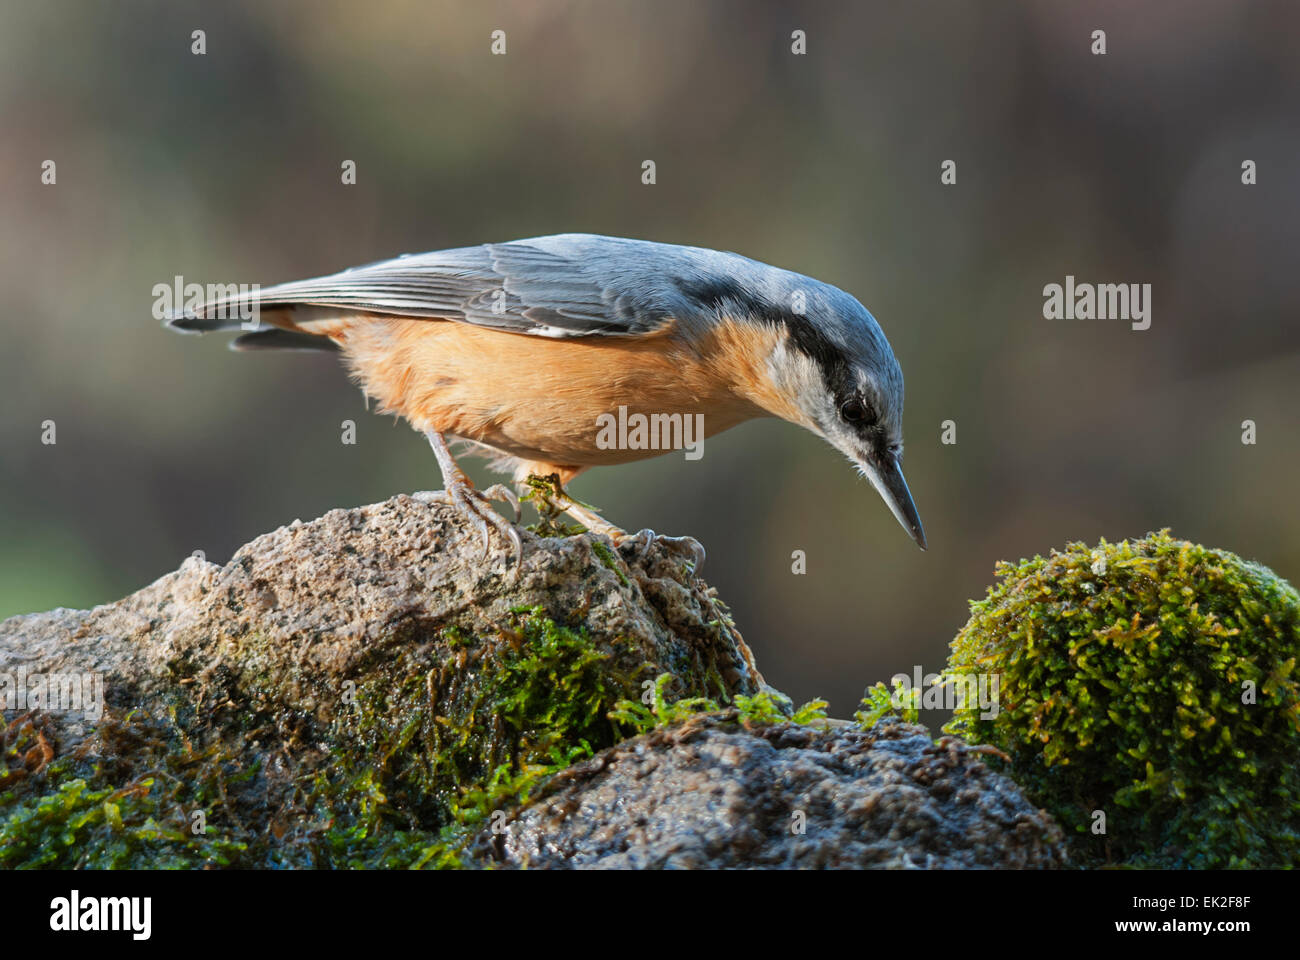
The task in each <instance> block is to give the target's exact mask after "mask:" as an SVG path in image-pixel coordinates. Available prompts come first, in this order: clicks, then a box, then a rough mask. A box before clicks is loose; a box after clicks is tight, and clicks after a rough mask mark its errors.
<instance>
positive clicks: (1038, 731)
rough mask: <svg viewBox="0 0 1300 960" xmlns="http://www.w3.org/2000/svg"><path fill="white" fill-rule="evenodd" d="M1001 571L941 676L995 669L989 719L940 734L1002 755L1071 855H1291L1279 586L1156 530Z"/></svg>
mask: <svg viewBox="0 0 1300 960" xmlns="http://www.w3.org/2000/svg"><path fill="white" fill-rule="evenodd" d="M997 573H998V576H999V581H998V583H997V584H995V585H994V586H993V587H992V588H991V589H990V590H989V594H988V596H987V598H986V599H984V600H981V601H978V602H975V603H972V604H971V618H970V621H969V622H968V623H967V624H966V626H965V627H964V628H963V629H962V630H961V632H960V633H959V634H958V635H957V637H956V639H955V640H954V641H953V645H952V655H951V657H950V660H949V665H948V672H949V673H976V674H978V673H985V674H995V675H997V676H998V677H999V679H1000V712H999V713H998V715H997V716H996V717H995V718H990V719H982V718H981V717H980V716H979V715H978V707H975V706H971V707H969V708H966V709H962V710H959V711H958V712H957V714H956V715H955V716H954V719H953V721H952V722H951V723H950V724H949V725H948V727H947V729H948V730H949V731H950V732H953V733H956V734H958V735H960V736H962V737H964V738H966V739H968V740H973V741H980V742H988V743H992V744H994V745H996V746H998V747H1000V748H1001V749H1002V750H1004V751H1005V752H1006V753H1007V754H1009V755H1010V757H1011V760H1010V764H1011V772H1012V774H1013V776H1014V777H1015V778H1016V779H1017V780H1018V781H1019V782H1020V784H1021V786H1022V787H1024V788H1025V789H1026V790H1027V791H1028V792H1029V794H1030V795H1031V797H1033V798H1034V799H1035V800H1036V801H1037V802H1039V803H1041V804H1043V805H1044V806H1046V807H1047V808H1048V809H1049V810H1050V811H1051V812H1052V813H1053V814H1054V815H1055V816H1056V817H1057V819H1058V820H1059V821H1061V823H1062V824H1063V825H1064V826H1065V827H1066V828H1067V830H1071V831H1073V832H1074V834H1075V836H1076V837H1077V839H1076V841H1075V846H1076V853H1077V854H1078V855H1077V856H1076V859H1082V860H1084V861H1085V862H1090V863H1123V864H1126V865H1133V866H1177V867H1246V866H1250V867H1265V866H1274V867H1276V866H1286V867H1289V866H1295V865H1296V864H1297V863H1298V862H1300V764H1297V762H1296V760H1297V755H1298V754H1300V687H1298V685H1297V682H1296V677H1295V673H1294V671H1295V664H1296V658H1297V655H1300V596H1297V593H1296V591H1295V589H1294V588H1293V587H1292V586H1291V585H1290V584H1288V583H1286V582H1285V581H1283V580H1281V579H1280V578H1278V577H1277V576H1276V575H1274V574H1273V573H1272V572H1271V571H1269V570H1268V569H1266V568H1265V567H1262V566H1260V565H1258V564H1255V563H1249V562H1246V561H1244V560H1242V559H1241V558H1240V557H1237V556H1235V555H1233V554H1231V553H1228V552H1226V551H1220V550H1211V549H1207V548H1205V547H1201V546H1197V545H1195V544H1192V543H1187V542H1185V541H1181V540H1176V539H1174V538H1172V537H1171V536H1170V535H1169V533H1168V531H1162V532H1161V533H1158V534H1152V535H1150V536H1148V537H1147V538H1146V539H1144V540H1138V541H1133V542H1130V541H1125V542H1123V543H1119V544H1110V543H1106V542H1105V541H1102V542H1101V543H1100V544H1099V545H1098V546H1097V547H1096V548H1095V549H1089V548H1088V547H1087V546H1086V545H1084V544H1082V543H1072V544H1070V545H1069V546H1067V548H1066V549H1065V550H1064V551H1063V552H1053V553H1052V554H1051V556H1049V557H1047V558H1043V557H1035V558H1034V559H1032V560H1024V561H1021V562H1020V563H1018V564H1006V563H1003V564H1000V565H999V566H998V570H997ZM1094 811H1102V812H1104V814H1105V816H1106V832H1105V834H1104V835H1101V834H1094V833H1093V832H1092V827H1093V824H1094V823H1095V822H1096V821H1095V818H1094V813H1093V812H1094Z"/></svg>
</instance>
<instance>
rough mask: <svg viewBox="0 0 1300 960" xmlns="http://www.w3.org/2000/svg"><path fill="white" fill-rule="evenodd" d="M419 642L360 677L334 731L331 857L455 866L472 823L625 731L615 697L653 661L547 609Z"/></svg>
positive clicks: (327, 846)
mask: <svg viewBox="0 0 1300 960" xmlns="http://www.w3.org/2000/svg"><path fill="white" fill-rule="evenodd" d="M442 640H443V641H444V643H446V645H447V646H449V647H450V649H451V656H450V657H447V658H445V659H441V660H439V661H438V662H436V663H434V664H433V665H431V664H430V661H429V659H428V653H427V651H425V650H422V649H420V648H419V647H418V646H416V647H414V648H413V649H411V650H409V651H406V652H403V653H401V654H400V656H399V657H398V658H397V660H396V661H395V662H393V663H392V664H390V665H389V667H388V669H386V670H385V671H383V672H382V673H381V674H380V675H379V676H377V677H376V678H375V679H372V680H370V681H368V682H367V683H366V684H364V685H363V686H361V687H359V688H358V690H357V692H356V697H355V701H354V703H355V708H354V709H353V710H351V711H345V712H344V713H343V714H342V715H341V716H340V718H339V720H338V722H337V723H336V725H335V729H334V731H333V735H332V737H331V739H332V740H333V741H334V742H335V743H336V744H338V745H340V747H341V749H338V750H337V751H336V754H337V756H338V760H337V761H336V762H335V763H334V764H333V765H332V767H331V768H330V770H328V771H326V772H324V773H322V774H321V775H320V776H319V777H318V779H317V783H316V789H315V795H316V801H317V803H318V805H319V806H320V807H321V813H322V814H323V815H325V814H327V815H328V816H330V817H331V818H332V825H331V828H330V834H329V835H328V836H327V837H325V838H324V843H323V844H322V845H320V846H319V848H318V855H319V856H320V858H321V859H322V860H323V862H322V863H321V865H324V866H362V865H366V866H369V865H376V864H375V862H374V861H375V858H376V856H378V857H379V858H380V861H381V862H380V863H379V864H378V865H381V866H396V865H402V864H401V863H400V861H402V860H403V859H404V858H407V857H409V856H410V855H411V854H412V853H418V855H417V856H416V857H415V858H414V861H415V862H414V863H411V861H409V860H408V861H407V863H408V864H409V865H436V866H455V865H457V864H458V863H459V857H458V851H459V849H460V841H462V840H463V839H464V836H465V831H464V830H463V829H460V828H466V827H472V826H474V825H476V824H478V823H479V822H480V821H481V820H482V819H483V818H485V817H486V816H488V815H490V814H491V812H492V811H493V810H495V809H499V808H500V807H502V806H504V805H508V804H510V803H517V802H522V800H524V799H526V798H527V796H528V793H529V791H530V790H531V788H532V787H533V786H534V785H535V784H536V783H537V782H538V781H540V780H541V779H542V778H544V777H546V776H548V775H549V774H551V773H554V772H555V771H557V770H560V769H562V768H563V767H566V766H568V765H569V764H571V763H573V762H575V761H576V760H579V759H582V758H585V757H588V756H591V755H592V754H593V753H595V752H596V751H597V750H601V749H603V748H605V747H607V746H611V745H613V744H614V743H616V742H617V741H618V740H620V739H622V738H623V737H624V736H626V735H628V733H630V732H631V731H630V729H627V728H625V727H623V726H622V725H621V723H620V721H619V720H618V719H617V718H611V712H612V711H613V710H614V709H615V706H616V705H617V704H618V703H619V702H620V701H621V700H623V699H624V698H626V697H627V696H628V695H629V694H631V693H632V692H633V691H635V690H637V689H639V681H640V678H641V676H642V675H643V674H647V673H649V672H651V671H652V670H653V666H654V665H653V664H648V663H640V662H637V661H636V659H635V657H634V656H633V655H632V654H631V650H632V648H631V646H630V645H629V646H628V650H627V651H620V650H619V649H618V647H619V641H615V642H614V648H615V649H602V648H601V647H600V646H598V645H597V644H595V643H594V642H593V641H592V640H591V638H590V637H589V636H588V635H587V633H586V631H585V630H573V629H570V628H568V627H564V626H561V625H559V624H557V623H555V622H554V621H553V620H550V619H548V618H547V617H545V616H544V614H543V612H542V611H541V610H540V609H532V610H521V611H517V612H516V620H515V623H514V625H513V626H512V627H510V628H508V629H507V630H505V631H503V632H502V633H500V634H498V635H494V636H485V637H468V636H466V635H465V634H464V632H463V631H451V632H448V633H447V634H446V635H444V637H443V638H442Z"/></svg>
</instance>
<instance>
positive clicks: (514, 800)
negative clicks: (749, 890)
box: [0, 607, 824, 869]
mask: <svg viewBox="0 0 1300 960" xmlns="http://www.w3.org/2000/svg"><path fill="white" fill-rule="evenodd" d="M723 615H725V614H723ZM232 642H237V643H239V644H240V646H241V648H242V653H241V656H240V658H239V663H240V668H241V669H240V672H239V673H238V674H234V673H231V672H229V671H226V672H212V671H204V670H201V669H199V668H198V667H197V666H196V665H194V664H185V663H177V664H174V665H173V673H174V674H175V679H176V681H177V683H178V689H180V690H182V691H187V693H183V694H181V695H180V699H179V700H178V701H177V702H176V704H175V705H174V707H173V708H172V709H171V712H170V717H169V719H168V720H167V721H165V722H163V723H157V722H154V721H149V720H146V719H144V718H141V717H137V716H129V717H125V718H118V717H116V716H114V715H113V714H112V713H111V711H109V712H106V714H105V716H104V718H103V722H102V723H101V724H100V726H99V728H98V729H97V730H96V731H95V733H94V736H93V737H92V738H91V739H90V740H89V741H87V743H86V744H84V745H83V746H82V747H81V748H79V749H78V750H77V751H76V752H75V753H71V754H68V755H67V756H59V757H54V756H53V751H52V749H50V748H49V745H48V743H46V742H45V741H44V740H42V739H41V732H40V729H39V728H38V727H37V726H35V725H33V724H32V723H31V722H30V721H27V722H26V723H25V725H23V724H19V725H17V726H16V727H14V731H15V732H14V733H13V734H12V735H10V736H8V737H7V738H6V739H4V741H3V743H2V744H0V745H3V747H4V752H3V756H4V759H5V764H4V766H2V767H0V866H52V867H73V866H96V867H136V868H160V867H162V868H168V867H201V866H216V867H224V866H230V867H240V868H249V867H254V868H256V867H268V866H269V867H278V868H283V867H287V868H301V867H332V868H381V869H384V868H407V867H415V868H456V867H475V866H479V865H480V864H479V863H477V862H476V861H475V860H474V859H473V858H472V857H470V856H469V855H468V854H467V853H466V852H465V851H466V849H467V845H468V843H469V841H470V840H471V839H472V838H473V837H474V836H475V835H476V834H477V833H478V832H479V831H481V829H482V827H483V824H484V822H485V821H486V820H487V819H488V818H490V817H491V816H492V815H493V813H494V812H496V811H498V810H503V809H506V808H508V807H511V806H514V805H517V804H519V803H523V802H526V801H527V799H528V798H529V797H530V796H531V795H532V794H533V792H534V791H535V790H536V789H538V788H539V787H540V786H541V784H542V783H543V782H544V781H545V780H546V779H547V778H548V777H550V776H552V775H553V774H554V773H556V772H557V771H559V770H562V769H564V768H565V767H567V766H569V765H571V764H572V763H574V762H576V761H579V760H582V759H584V758H587V757H590V756H592V755H593V754H594V753H596V752H597V751H599V750H601V749H604V748H605V747H608V746H611V745H613V744H614V743H617V742H619V741H620V740H622V739H624V738H626V737H629V736H632V735H634V734H636V733H639V732H642V731H643V730H645V729H649V728H651V727H653V726H657V725H661V724H663V723H670V722H681V721H684V720H687V719H689V718H690V717H691V716H694V715H695V714H697V713H699V712H700V711H705V710H708V711H716V710H718V709H720V707H719V704H718V701H717V700H716V699H714V698H713V697H712V696H709V694H714V693H717V694H719V695H721V691H722V690H723V685H722V680H721V677H720V676H719V674H718V669H717V665H716V664H714V663H711V662H709V660H708V658H707V657H704V658H702V659H694V660H691V661H689V662H685V663H674V664H662V665H661V664H656V663H651V662H647V661H646V660H645V652H646V648H645V647H644V646H643V645H641V644H640V643H638V642H636V641H634V640H623V639H614V640H602V641H600V642H597V641H595V640H593V639H592V637H591V636H590V635H589V634H588V633H587V631H586V630H585V629H581V628H578V629H574V628H570V627H566V626H564V625H562V624H559V623H557V622H556V621H555V620H553V619H551V618H550V617H548V616H547V615H546V614H545V612H544V610H543V609H542V608H540V607H538V608H531V609H520V610H516V611H514V613H513V614H512V616H511V617H510V618H509V619H508V621H507V622H506V623H505V624H504V625H503V626H500V627H499V628H496V629H488V630H485V631H483V632H474V631H471V630H469V629H466V628H465V627H463V626H459V627H457V626H446V627H443V628H435V627H431V626H429V625H421V624H408V625H406V626H404V627H403V628H402V630H401V632H400V635H399V634H394V635H392V636H390V637H387V638H385V639H383V640H381V641H378V642H376V643H375V644H374V645H373V648H372V649H371V651H370V653H369V654H368V656H367V657H366V658H365V659H364V660H363V661H361V662H359V663H358V664H356V665H355V676H357V677H358V678H361V679H359V680H358V682H357V684H356V685H355V687H353V686H351V685H350V684H348V683H346V682H345V681H342V680H340V681H339V682H340V683H342V684H343V686H344V687H345V689H343V690H330V689H325V687H324V681H322V680H320V679H316V680H314V681H310V682H309V680H308V678H305V677H296V676H281V675H271V669H272V668H271V667H270V666H264V665H263V664H264V663H268V662H279V661H272V658H266V657H264V656H262V655H261V654H260V653H259V650H260V645H261V644H263V643H264V642H266V641H265V640H264V638H261V637H259V636H258V635H256V634H255V633H250V634H248V635H246V636H243V637H240V638H237V639H235V640H233V641H232ZM289 669H290V670H291V669H292V668H289ZM665 669H668V670H671V671H673V672H665ZM651 677H658V679H657V680H654V681H653V682H652V681H651V680H650V678H651ZM182 681H184V682H183V684H182ZM647 688H648V689H650V690H652V691H653V693H652V695H651V696H649V698H648V706H647V705H643V704H642V703H641V697H642V695H643V694H644V693H645V692H646V690H647ZM283 689H293V690H294V691H295V695H296V698H295V701H294V704H295V705H294V706H293V707H292V709H290V708H286V707H284V706H280V705H277V702H276V697H277V692H278V691H280V690H283ZM633 705H635V708H634V706H633ZM823 707H824V704H821V703H820V702H817V703H814V704H811V705H808V707H807V708H805V710H804V711H803V713H802V714H800V715H799V716H800V717H801V719H802V720H803V721H804V722H811V721H812V720H813V719H815V718H816V717H817V716H818V715H819V714H820V715H822V716H824V711H823V710H822V708H823ZM729 709H730V710H732V711H735V713H736V716H737V717H738V718H739V719H740V720H741V721H742V722H747V723H756V722H774V721H775V720H783V719H785V718H786V715H787V714H789V713H790V708H789V704H788V701H784V700H783V698H780V697H779V695H775V696H774V695H772V694H767V693H764V694H759V695H757V696H755V697H751V698H744V697H741V698H737V706H735V707H731V708H729ZM255 757H270V758H274V760H273V761H272V760H268V761H267V767H268V769H262V768H261V767H260V766H259V765H258V763H257V762H255V761H252V760H250V758H255ZM29 768H30V769H29ZM5 771H11V772H10V773H5ZM196 812H201V813H202V815H203V819H204V821H205V823H206V831H205V832H204V833H202V834H194V833H193V832H192V831H191V829H190V827H191V825H192V822H193V821H192V817H193V815H194V814H195V813H196Z"/></svg>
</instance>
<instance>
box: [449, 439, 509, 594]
mask: <svg viewBox="0 0 1300 960" xmlns="http://www.w3.org/2000/svg"><path fill="white" fill-rule="evenodd" d="M425 436H426V437H428V439H429V446H431V447H432V448H433V454H434V456H435V457H437V458H438V468H439V469H440V470H441V471H442V482H443V486H445V487H446V488H447V489H446V495H447V497H448V498H449V499H450V501H451V502H452V504H453V505H454V506H455V507H456V509H457V510H459V511H460V512H461V514H462V515H463V516H465V517H466V518H467V519H469V520H470V522H472V523H474V524H476V525H477V526H478V528H479V530H480V531H481V532H482V534H483V556H484V558H486V557H487V556H488V554H489V553H490V552H491V550H492V537H491V531H490V529H489V528H490V527H496V530H497V532H498V533H499V534H501V536H502V537H504V538H505V539H506V540H509V541H510V546H511V548H512V550H511V552H512V553H513V554H514V557H515V573H516V574H518V572H519V567H520V565H521V564H522V563H523V559H524V544H523V541H522V540H521V539H520V537H519V530H518V529H517V528H516V526H515V524H517V523H518V522H519V498H518V497H516V496H515V492H514V491H513V490H511V489H510V488H509V487H507V486H506V485H505V484H501V483H494V484H493V485H492V486H490V487H487V488H485V489H483V490H479V489H478V488H476V487H475V486H474V484H473V483H471V482H470V479H469V477H467V476H465V471H463V470H461V468H460V467H459V466H457V465H456V461H455V459H454V458H453V457H452V455H451V451H450V450H449V449H447V441H446V439H445V438H444V437H443V435H442V434H441V433H439V432H437V431H436V430H426V431H425ZM493 500H500V501H502V502H504V503H508V504H510V506H511V508H512V509H513V510H514V511H515V520H514V523H511V522H510V521H508V520H506V518H505V517H503V516H501V514H499V513H497V512H496V511H495V510H493V509H492V506H491V503H492V501H493Z"/></svg>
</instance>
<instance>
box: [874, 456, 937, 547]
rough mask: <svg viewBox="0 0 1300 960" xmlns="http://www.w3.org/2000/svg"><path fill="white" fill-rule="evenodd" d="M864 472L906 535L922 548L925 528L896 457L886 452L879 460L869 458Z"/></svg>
mask: <svg viewBox="0 0 1300 960" xmlns="http://www.w3.org/2000/svg"><path fill="white" fill-rule="evenodd" d="M866 473H867V477H868V478H869V479H870V480H871V485H872V486H873V487H875V488H876V492H877V493H879V494H880V496H881V497H882V498H883V499H884V501H885V503H886V504H888V506H889V510H890V512H891V513H893V515H894V517H895V518H896V519H897V520H898V522H899V523H901V524H902V525H903V529H904V530H906V531H907V535H908V536H910V537H911V538H912V539H913V540H915V541H916V545H917V546H918V547H920V548H921V549H922V550H924V549H925V530H924V528H922V526H921V518H920V516H919V515H918V514H917V512H916V504H915V503H913V502H912V494H911V492H910V491H909V490H908V489H907V481H906V480H904V479H903V468H902V466H901V465H900V464H899V462H898V458H897V457H894V456H890V455H888V454H886V455H885V456H884V457H882V458H881V459H880V460H879V461H871V460H869V461H867V464H866Z"/></svg>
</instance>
